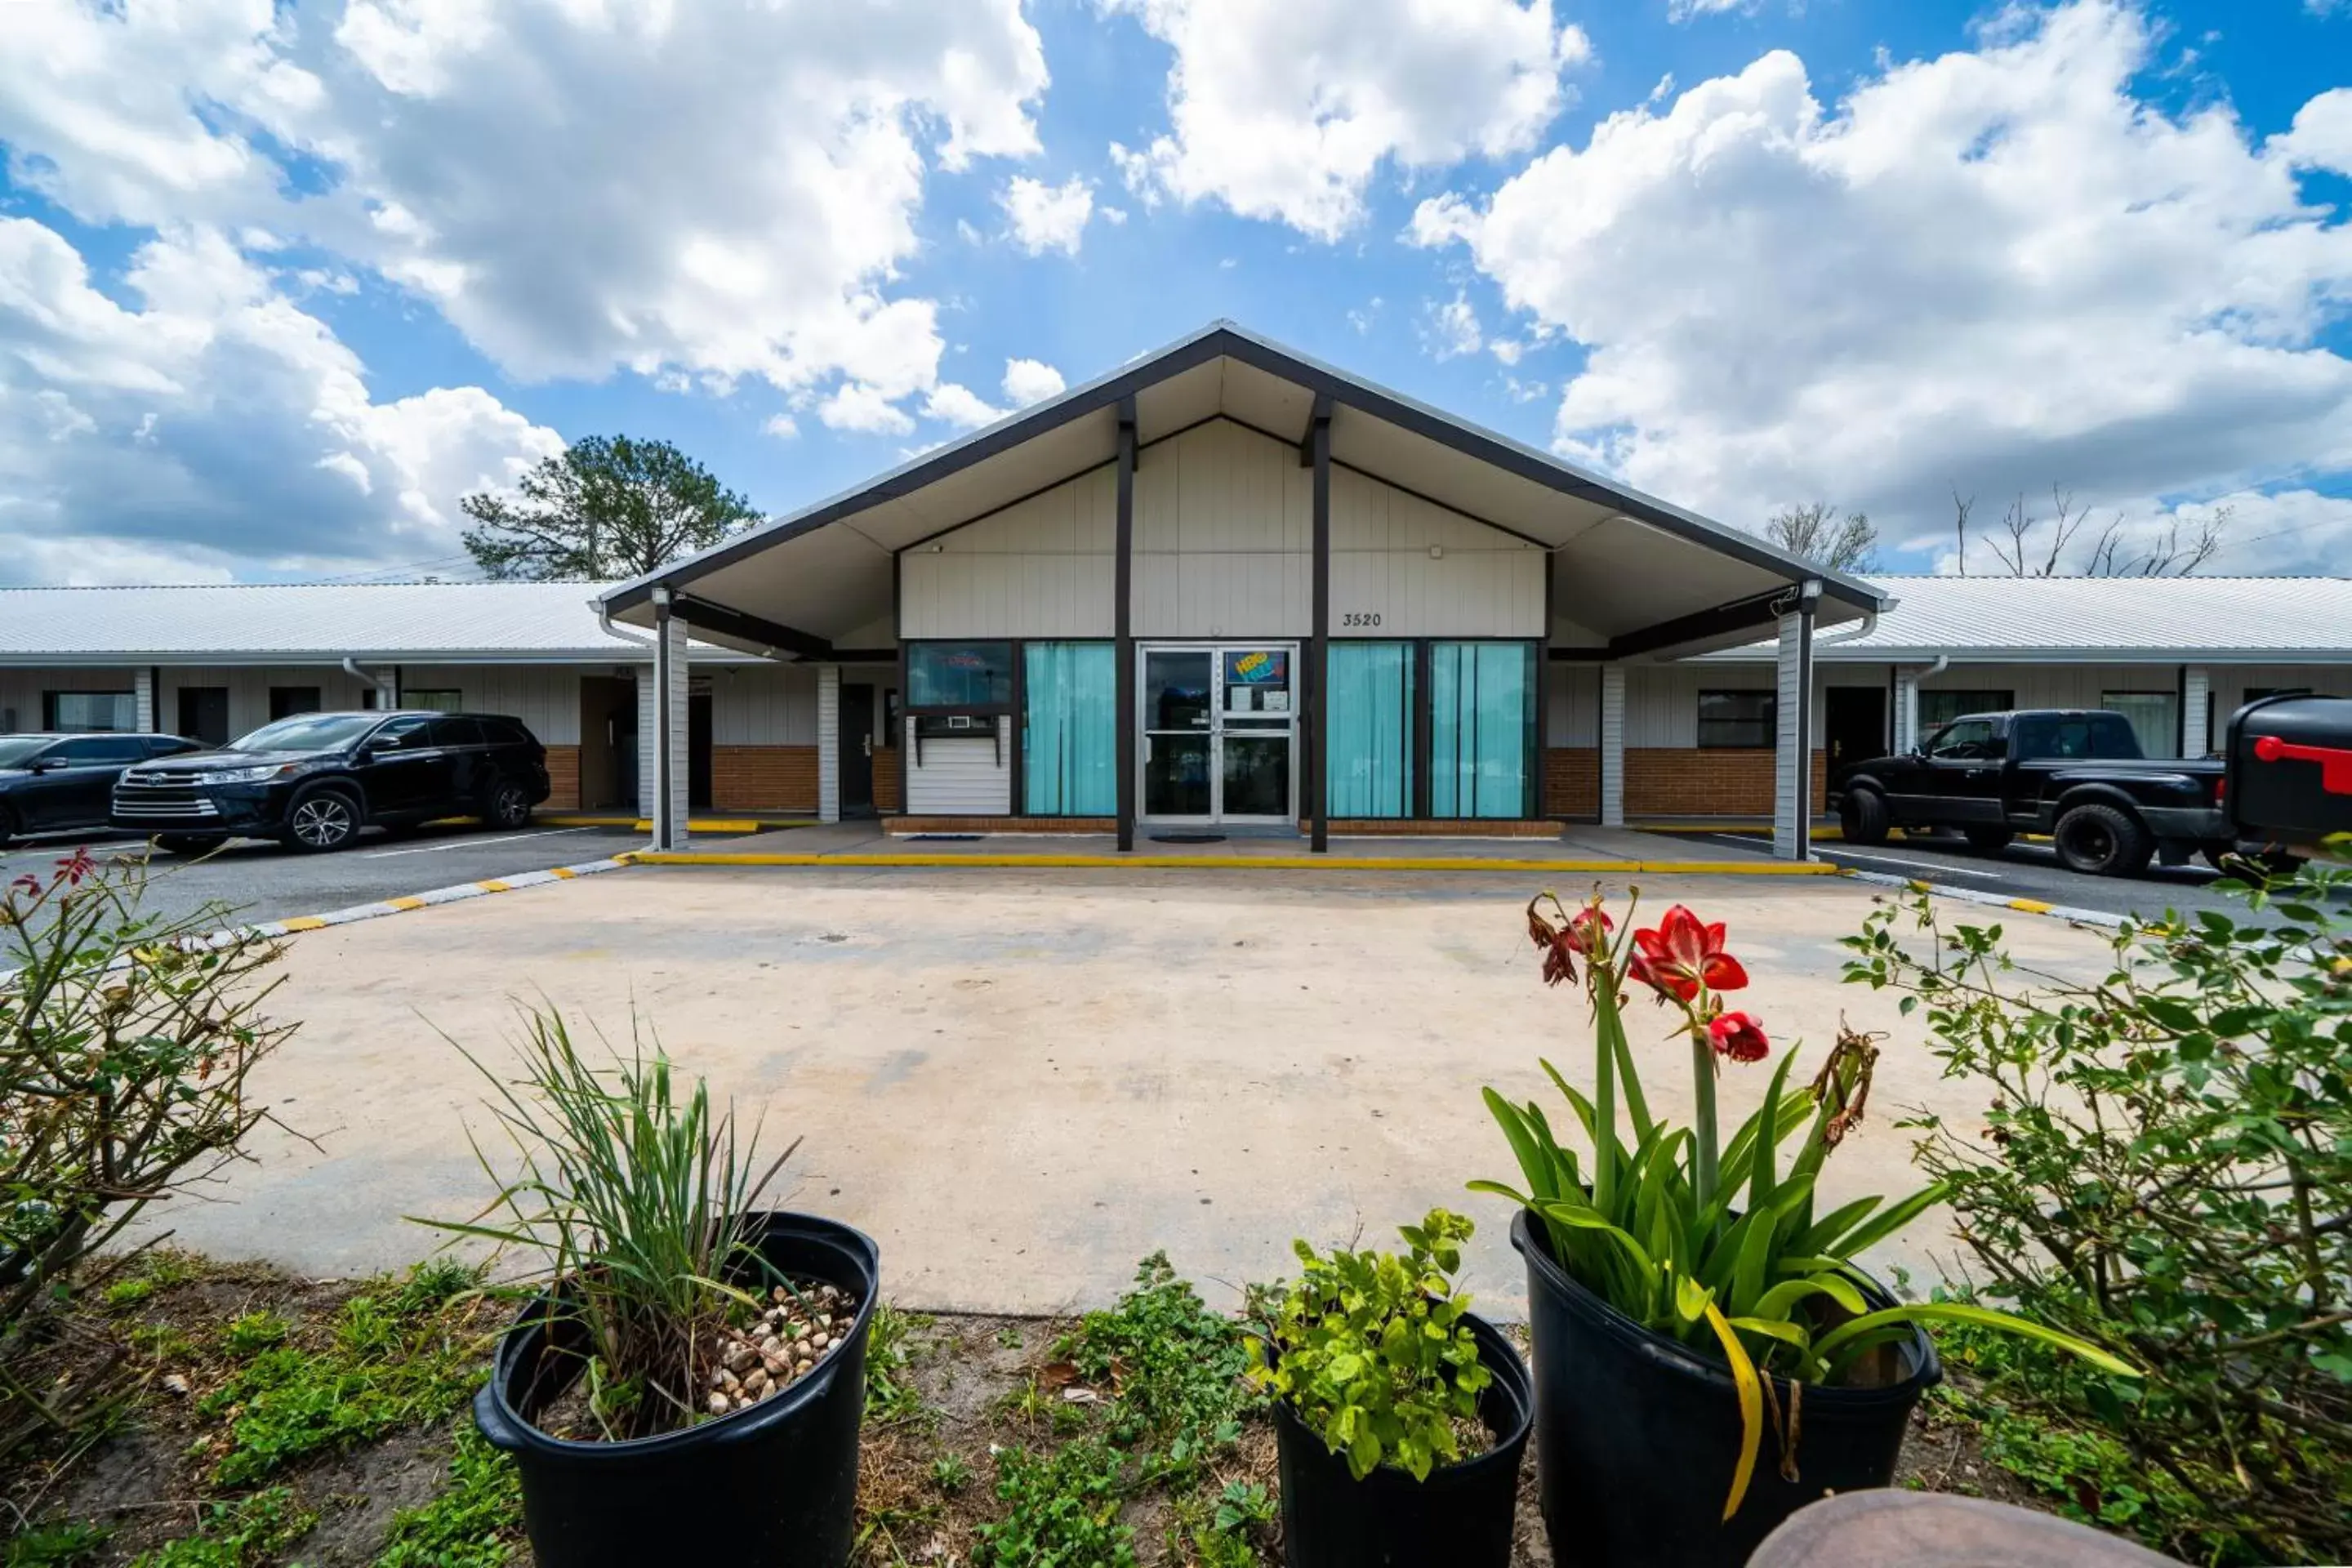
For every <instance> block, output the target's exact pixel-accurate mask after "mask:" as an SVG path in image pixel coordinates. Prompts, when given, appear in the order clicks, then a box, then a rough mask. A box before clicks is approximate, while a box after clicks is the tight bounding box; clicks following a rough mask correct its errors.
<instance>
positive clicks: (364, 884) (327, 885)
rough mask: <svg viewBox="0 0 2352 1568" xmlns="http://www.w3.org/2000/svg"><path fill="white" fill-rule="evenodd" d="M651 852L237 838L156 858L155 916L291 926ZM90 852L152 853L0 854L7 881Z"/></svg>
mask: <svg viewBox="0 0 2352 1568" xmlns="http://www.w3.org/2000/svg"><path fill="white" fill-rule="evenodd" d="M644 842H645V838H644V836H643V835H642V834H638V833H635V832H632V831H630V830H629V829H627V828H621V827H565V826H532V827H529V828H526V829H524V830H523V831H521V832H520V833H498V832H493V831H490V830H488V829H485V828H482V827H480V826H477V825H475V824H473V823H470V822H462V823H436V824H434V825H431V826H425V827H419V828H415V829H412V830H410V831H408V832H404V833H398V834H384V833H381V832H377V831H374V830H370V831H369V832H368V833H366V834H365V835H364V836H363V837H362V838H361V839H360V841H359V843H358V844H357V845H356V846H354V847H352V848H349V849H345V850H342V851H340V852H338V853H336V854H332V855H300V854H296V853H294V852H292V851H290V850H288V849H285V848H283V847H280V846H278V845H277V844H275V843H270V842H265V841H262V840H258V839H251V838H239V839H233V840H231V841H230V842H229V843H228V844H227V845H226V846H224V847H222V848H221V850H220V851H219V852H218V853H217V854H215V855H212V856H209V857H207V858H204V859H201V860H194V861H190V860H183V859H180V858H177V857H175V856H172V855H165V854H162V853H158V854H156V855H155V856H154V857H153V858H152V861H151V862H150V864H151V866H152V868H153V870H154V872H155V873H156V874H155V875H154V876H153V878H152V879H151V880H150V882H149V884H148V894H147V897H148V906H149V908H151V909H152V910H155V911H157V912H159V913H163V914H169V915H173V916H182V915H189V914H194V913H195V912H197V911H198V910H203V909H205V908H207V907H213V908H215V909H217V910H220V911H221V913H222V914H223V916H224V922H225V923H226V921H228V920H235V921H272V920H284V919H286V918H288V917H289V916H294V915H315V914H325V913H327V912H329V911H330V910H340V909H347V908H349V907H350V906H352V905H353V904H364V903H372V902H373V901H375V900H379V899H394V898H401V897H404V896H405V895H408V894H412V893H419V892H423V891H425V890H426V889H432V888H446V887H450V886H453V885H455V884H457V883H459V882H478V881H481V880H483V879H488V878H493V877H507V876H512V875H514V874H516V873H517V872H521V871H542V870H545V869H547V868H549V867H551V866H565V865H574V864H577V863H579V862H581V861H583V860H595V859H601V858H604V857H605V856H608V855H616V854H619V853H620V852H621V851H622V850H624V849H631V848H635V847H639V846H641V845H642V844H644ZM85 844H87V845H89V847H91V848H92V849H93V850H94V851H98V852H100V853H106V854H112V855H134V856H135V855H142V854H145V853H146V844H145V841H144V840H142V839H140V838H137V837H131V836H130V835H127V834H117V835H109V834H96V835H92V834H68V835H63V836H57V837H48V838H36V839H22V840H18V841H16V843H14V844H12V845H11V846H10V847H8V848H6V849H5V850H0V881H6V880H8V879H13V878H15V877H16V876H18V875H20V874H22V873H24V872H26V871H34V872H46V871H47V869H48V868H50V867H51V866H52V865H53V864H55V863H56V862H57V861H58V859H59V858H62V857H64V856H66V855H68V854H70V853H72V851H73V850H74V849H75V848H76V847H79V846H81V845H85Z"/></svg>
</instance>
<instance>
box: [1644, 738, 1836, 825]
mask: <svg viewBox="0 0 2352 1568" xmlns="http://www.w3.org/2000/svg"><path fill="white" fill-rule="evenodd" d="M1812 771H1813V809H1814V810H1815V811H1819V810H1821V807H1822V795H1823V794H1824V793H1826V787H1827V782H1828V774H1829V762H1828V759H1827V757H1826V756H1825V755H1824V754H1823V753H1822V752H1818V751H1817V752H1814V753H1813V770H1812ZM1625 815H1627V816H1771V815H1772V753H1771V752H1769V751H1768V750H1765V749H1762V748H1758V749H1755V750H1745V749H1742V750H1737V751H1734V750H1729V749H1722V750H1717V749H1708V750H1704V751H1703V750H1701V749H1699V748H1697V747H1696V746H1693V747H1688V748H1684V747H1662V746H1640V747H1631V746H1629V747H1627V748H1626V751H1625Z"/></svg>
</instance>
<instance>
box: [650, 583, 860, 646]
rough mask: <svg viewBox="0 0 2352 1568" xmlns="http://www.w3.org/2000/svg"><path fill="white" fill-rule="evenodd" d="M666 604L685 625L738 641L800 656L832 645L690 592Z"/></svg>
mask: <svg viewBox="0 0 2352 1568" xmlns="http://www.w3.org/2000/svg"><path fill="white" fill-rule="evenodd" d="M670 604H671V607H672V608H674V609H675V610H676V611H677V614H678V616H679V618H680V619H682V620H684V621H685V622H686V624H687V625H688V626H689V627H692V626H699V627H701V628H702V629H703V630H705V631H708V632H711V633H714V634H716V635H717V636H719V637H733V638H735V639H736V640H737V641H738V642H747V643H754V644H757V645H758V646H760V647H770V648H781V649H782V650H783V651H784V652H786V653H793V654H798V655H799V656H800V657H801V658H824V657H825V656H827V655H828V654H830V653H832V652H833V644H831V643H830V642H828V641H826V640H825V639H824V638H823V637H818V636H816V635H814V633H811V632H804V631H802V630H800V629H799V628H798V627H796V626H782V625H780V624H779V623H777V622H775V621H770V620H763V619H761V617H760V616H752V615H746V614H745V613H744V612H742V611H741V610H731V609H729V608H728V607H727V606H726V605H717V604H713V603H711V602H710V601H709V599H704V598H698V597H697V596H696V595H692V594H677V595H673V596H672V598H671V600H670Z"/></svg>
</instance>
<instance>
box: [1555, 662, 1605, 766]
mask: <svg viewBox="0 0 2352 1568" xmlns="http://www.w3.org/2000/svg"><path fill="white" fill-rule="evenodd" d="M1605 668H1608V667H1607V666H1606V665H1602V664H1555V665H1553V666H1552V667H1551V695H1550V698H1549V701H1548V702H1547V704H1546V707H1547V708H1548V709H1549V711H1548V712H1547V713H1546V714H1545V716H1544V744H1545V745H1547V746H1591V745H1597V744H1599V743H1600V742H1599V737H1600V734H1601V671H1602V670H1603V669H1605ZM1619 679H1623V674H1622V667H1621V668H1620V673H1619Z"/></svg>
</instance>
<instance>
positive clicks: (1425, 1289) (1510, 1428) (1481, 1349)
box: [1249, 1209, 1533, 1568]
mask: <svg viewBox="0 0 2352 1568" xmlns="http://www.w3.org/2000/svg"><path fill="white" fill-rule="evenodd" d="M1473 1228H1474V1227H1473V1226H1472V1224H1471V1222H1470V1221H1469V1220H1468V1219H1466V1218H1465V1217H1464V1216H1462V1215H1456V1214H1448V1213H1446V1212H1445V1211H1444V1210H1443V1209H1432V1210H1431V1211H1430V1213H1429V1215H1428V1217H1426V1218H1425V1219H1423V1221H1422V1222H1421V1224H1419V1225H1417V1226H1411V1225H1409V1226H1400V1227H1399V1234H1400V1235H1401V1236H1402V1237H1403V1238H1404V1241H1405V1245H1406V1247H1407V1248H1408V1251H1407V1252H1405V1253H1404V1254H1403V1255H1402V1256H1400V1255H1398V1254H1396V1253H1386V1252H1372V1251H1365V1252H1343V1251H1339V1250H1334V1251H1333V1252H1332V1253H1331V1255H1330V1256H1329V1257H1328V1258H1325V1257H1319V1256H1318V1255H1317V1253H1316V1251H1315V1249H1314V1248H1313V1247H1309V1246H1308V1245H1307V1243H1306V1242H1304V1241H1300V1242H1297V1243H1296V1244H1295V1246H1296V1247H1297V1253H1298V1259H1299V1262H1300V1264H1301V1266H1302V1268H1303V1272H1302V1273H1301V1274H1300V1276H1299V1279H1298V1280H1297V1282H1296V1283H1295V1284H1292V1285H1290V1286H1288V1287H1286V1288H1281V1289H1278V1291H1277V1293H1276V1300H1275V1304H1274V1310H1273V1316H1272V1320H1271V1321H1270V1322H1268V1323H1267V1324H1266V1325H1265V1337H1264V1338H1263V1339H1262V1340H1260V1341H1258V1342H1254V1343H1253V1345H1252V1347H1251V1349H1252V1362H1253V1364H1252V1367H1251V1370H1250V1374H1249V1375H1250V1381H1251V1382H1253V1383H1255V1384H1257V1385H1258V1386H1259V1387H1261V1388H1264V1389H1265V1390H1267V1391H1268V1392H1270V1393H1271V1394H1273V1395H1274V1396H1275V1402H1274V1409H1275V1436H1276V1446H1277V1448H1278V1450H1279V1457H1280V1464H1281V1479H1282V1540H1283V1555H1284V1560H1285V1562H1286V1563H1288V1564H1289V1568H1377V1565H1381V1564H1389V1563H1394V1564H1398V1565H1399V1568H1403V1565H1405V1564H1413V1565H1425V1564H1429V1563H1447V1564H1449V1565H1459V1568H1507V1564H1508V1563H1509V1562H1510V1560H1511V1535H1512V1526H1513V1523H1514V1514H1515V1510H1516V1505H1517V1496H1518V1487H1519V1460H1520V1458H1521V1457H1522V1456H1523V1455H1524V1454H1525V1452H1526V1450H1527V1444H1528V1429H1529V1426H1530V1425H1531V1420H1532V1414H1533V1401H1532V1398H1531V1394H1530V1390H1529V1388H1528V1372H1527V1366H1526V1364H1525V1363H1523V1362H1521V1361H1520V1359H1519V1353H1518V1352H1517V1350H1515V1349H1514V1348H1512V1345H1511V1342H1509V1341H1508V1340H1507V1339H1505V1338H1504V1337H1503V1335H1502V1333H1501V1332H1500V1331H1498V1330H1497V1329H1496V1327H1495V1326H1494V1325H1493V1324H1492V1323H1489V1322H1487V1321H1486V1320H1485V1319H1483V1318H1481V1317H1478V1316H1477V1315H1476V1314H1475V1313H1474V1312H1472V1311H1471V1310H1470V1297H1469V1295H1468V1294H1467V1293H1466V1292H1464V1291H1462V1290H1460V1289H1456V1287H1455V1285H1454V1279H1453V1275H1454V1270H1455V1269H1457V1268H1460V1267H1461V1261H1462V1245H1461V1244H1462V1243H1463V1242H1464V1241H1465V1240H1467V1239H1468V1238H1469V1237H1470V1234H1471V1232H1472V1229H1473Z"/></svg>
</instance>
